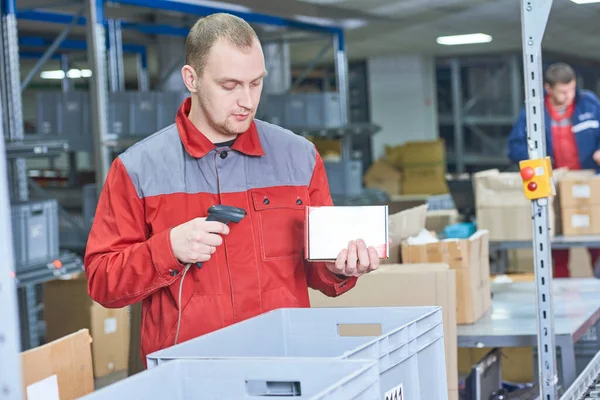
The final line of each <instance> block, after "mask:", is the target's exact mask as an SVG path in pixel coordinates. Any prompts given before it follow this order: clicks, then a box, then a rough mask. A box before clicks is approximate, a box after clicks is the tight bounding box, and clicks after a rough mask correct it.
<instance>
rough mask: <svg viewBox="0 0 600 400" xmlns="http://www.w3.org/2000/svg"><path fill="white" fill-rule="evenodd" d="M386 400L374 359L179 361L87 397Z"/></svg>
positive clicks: (98, 399)
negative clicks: (380, 389)
mask: <svg viewBox="0 0 600 400" xmlns="http://www.w3.org/2000/svg"><path fill="white" fill-rule="evenodd" d="M265 397H268V398H269V399H288V398H290V397H293V398H296V399H307V400H308V399H310V400H359V399H360V400H373V399H381V398H382V397H381V393H380V391H379V369H378V368H377V364H376V363H375V362H373V361H371V362H368V361H350V360H327V359H311V360H283V359H280V360H236V361H226V360H207V361H199V360H179V361H172V362H169V363H167V364H165V365H161V366H160V367H157V368H154V369H152V370H149V371H144V372H141V373H139V374H136V375H133V376H132V377H130V378H127V379H125V380H123V381H120V382H117V383H114V384H112V385H110V386H107V387H105V388H104V389H100V390H98V391H96V392H95V393H92V394H90V395H88V396H85V397H82V399H87V400H103V399H107V400H108V399H110V400H113V399H128V400H136V399H139V400H142V399H143V400H148V399H161V400H162V399H169V400H179V399H181V400H184V399H186V400H187V399H211V400H221V399H222V400H229V399H264V398H265Z"/></svg>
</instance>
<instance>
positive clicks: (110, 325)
mask: <svg viewBox="0 0 600 400" xmlns="http://www.w3.org/2000/svg"><path fill="white" fill-rule="evenodd" d="M116 331H117V319H116V318H106V319H105V320H104V333H105V334H107V335H110V334H111V333H115V332H116Z"/></svg>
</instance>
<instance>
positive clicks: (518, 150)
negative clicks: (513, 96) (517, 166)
mask: <svg viewBox="0 0 600 400" xmlns="http://www.w3.org/2000/svg"><path fill="white" fill-rule="evenodd" d="M508 158H510V160H511V161H512V162H513V163H518V162H520V161H522V160H526V159H528V158H529V153H528V151H527V119H526V115H525V109H523V110H522V111H521V113H520V114H519V117H518V118H517V122H516V123H515V125H514V126H513V129H512V131H511V132H510V136H509V138H508Z"/></svg>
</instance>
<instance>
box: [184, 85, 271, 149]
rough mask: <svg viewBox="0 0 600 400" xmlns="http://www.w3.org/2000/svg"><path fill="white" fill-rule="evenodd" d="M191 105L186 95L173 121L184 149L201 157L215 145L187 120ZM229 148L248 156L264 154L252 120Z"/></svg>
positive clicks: (190, 100) (189, 98)
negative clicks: (248, 126)
mask: <svg viewBox="0 0 600 400" xmlns="http://www.w3.org/2000/svg"><path fill="white" fill-rule="evenodd" d="M191 107H192V99H191V97H188V98H186V99H185V100H184V101H183V103H182V104H181V107H179V110H178V111H177V116H176V118H175V122H176V125H177V130H178V131H179V137H180V138H181V142H182V143H183V146H184V147H185V149H186V151H187V152H188V153H189V154H190V155H191V156H192V157H195V158H202V157H204V156H205V155H207V154H208V153H209V152H210V151H211V150H213V149H214V148H215V145H214V144H213V143H212V142H211V141H210V140H208V138H207V137H206V136H204V134H203V133H202V132H200V131H199V130H198V128H196V127H195V126H194V124H192V121H190V120H189V118H188V115H189V113H190V109H191ZM231 148H232V149H233V150H237V151H239V152H240V153H244V154H246V155H249V156H262V155H264V154H265V152H264V151H263V148H262V145H261V144H260V138H259V137H258V132H257V130H256V123H255V122H254V121H252V124H250V128H248V130H247V131H246V132H244V133H240V134H239V135H238V136H237V138H236V140H235V143H234V144H233V146H231Z"/></svg>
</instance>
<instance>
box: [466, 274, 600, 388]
mask: <svg viewBox="0 0 600 400" xmlns="http://www.w3.org/2000/svg"><path fill="white" fill-rule="evenodd" d="M492 293H493V300H492V308H491V309H490V310H489V311H488V312H487V313H486V314H485V315H484V316H483V317H482V318H481V319H480V320H479V321H477V322H475V323H474V324H471V325H459V326H458V330H457V334H458V347H467V348H476V347H536V345H537V323H536V302H535V299H536V297H535V284H534V282H517V283H493V284H492ZM553 301H554V329H555V338H556V346H557V347H558V348H560V351H561V360H560V362H561V366H562V378H563V379H562V384H563V387H564V388H568V387H569V386H570V385H571V384H572V383H573V382H574V381H575V379H576V377H577V372H576V367H575V343H576V342H577V341H578V340H579V339H580V338H581V337H582V336H583V335H584V334H585V333H586V332H587V331H588V329H589V328H590V327H592V326H594V325H596V323H597V322H598V321H599V320H600V280H598V279H595V278H567V279H555V280H553Z"/></svg>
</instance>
